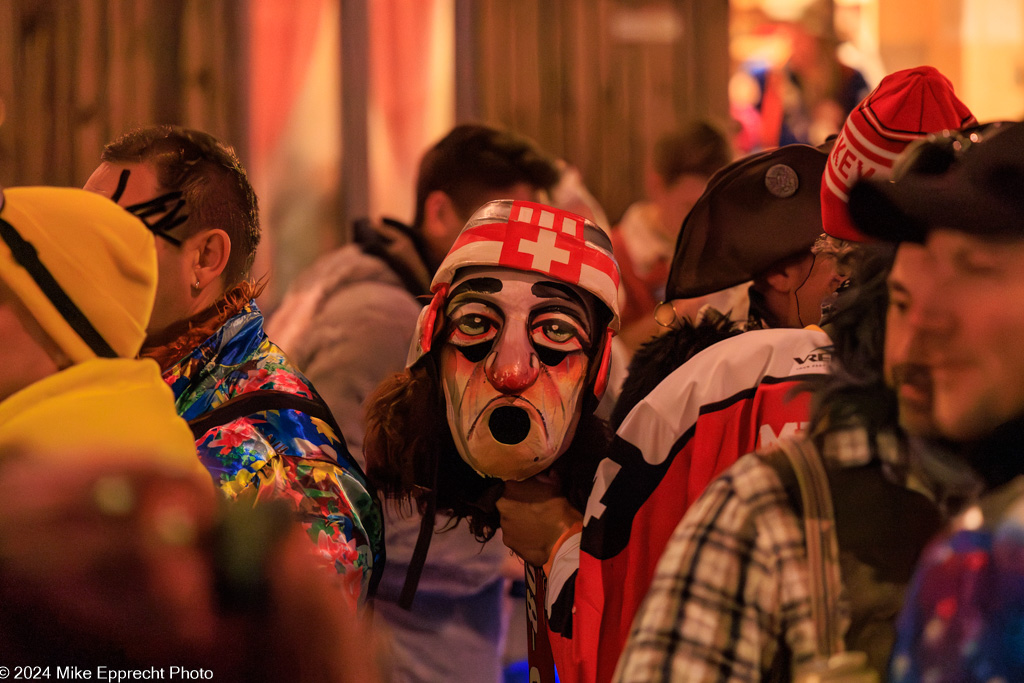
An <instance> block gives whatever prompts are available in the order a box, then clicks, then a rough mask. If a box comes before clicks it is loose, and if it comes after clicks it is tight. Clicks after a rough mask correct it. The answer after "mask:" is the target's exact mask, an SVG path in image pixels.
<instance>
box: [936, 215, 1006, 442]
mask: <svg viewBox="0 0 1024 683" xmlns="http://www.w3.org/2000/svg"><path fill="white" fill-rule="evenodd" d="M925 247H926V249H927V257H926V260H925V263H924V268H925V269H926V270H927V271H928V273H930V275H929V276H928V278H927V279H928V280H929V282H928V284H929V285H930V286H929V288H928V290H927V291H928V296H927V297H926V300H925V301H924V302H922V303H923V305H922V309H921V316H920V318H921V319H920V321H919V322H918V330H919V331H920V332H921V338H922V348H923V351H924V352H925V353H926V355H927V359H928V364H929V366H930V368H931V371H932V380H933V383H934V388H933V391H934V401H935V403H934V405H935V408H934V413H935V422H936V424H937V425H938V427H939V429H940V431H941V432H942V433H943V434H944V435H945V436H947V437H949V438H952V439H957V440H966V439H973V438H978V437H981V436H985V435H987V434H989V433H990V432H991V431H992V430H993V429H995V428H996V427H997V426H999V425H1001V424H1003V423H1005V422H1007V421H1009V420H1011V419H1013V418H1015V417H1018V416H1021V415H1024V306H1022V305H1021V302H1022V301H1024V240H1020V239H1017V240H992V239H981V238H978V237H974V236H971V235H967V234H965V233H962V232H957V231H954V230H946V229H935V230H933V231H932V232H931V233H930V234H929V236H928V240H927V242H926V244H925Z"/></svg>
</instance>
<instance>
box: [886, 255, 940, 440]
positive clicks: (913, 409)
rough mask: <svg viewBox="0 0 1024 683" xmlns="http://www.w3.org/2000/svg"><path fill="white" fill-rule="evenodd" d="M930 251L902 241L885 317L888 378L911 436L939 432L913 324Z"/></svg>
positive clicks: (924, 287)
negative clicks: (934, 418) (933, 414)
mask: <svg viewBox="0 0 1024 683" xmlns="http://www.w3.org/2000/svg"><path fill="white" fill-rule="evenodd" d="M930 282H931V280H930V272H929V267H928V253H927V252H926V251H925V248H924V247H922V246H920V245H917V244H909V243H905V244H901V245H900V247H899V250H898V251H897V252H896V260H895V261H894V262H893V266H892V270H891V272H890V273H889V308H888V311H887V313H886V318H885V378H886V382H888V384H889V386H891V387H892V388H893V390H894V391H895V392H896V397H897V399H898V400H899V407H900V425H901V426H902V427H903V429H904V430H905V431H906V432H907V433H908V434H910V435H912V436H932V435H934V434H935V433H936V427H935V422H934V420H933V418H932V377H931V373H930V372H929V369H928V366H927V365H926V363H925V359H924V358H923V356H922V354H921V350H920V348H919V344H920V339H919V338H918V337H917V336H916V333H915V329H914V324H915V321H916V319H917V316H919V315H920V312H919V311H920V306H921V303H922V301H924V300H925V299H927V296H928V291H927V289H928V287H930V286H931V284H930Z"/></svg>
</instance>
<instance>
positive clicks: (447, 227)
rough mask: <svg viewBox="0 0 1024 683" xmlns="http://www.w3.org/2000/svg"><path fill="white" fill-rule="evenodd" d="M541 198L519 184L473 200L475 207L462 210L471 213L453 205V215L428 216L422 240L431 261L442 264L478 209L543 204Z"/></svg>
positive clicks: (529, 186) (540, 193) (486, 193)
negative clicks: (502, 203) (505, 202)
mask: <svg viewBox="0 0 1024 683" xmlns="http://www.w3.org/2000/svg"><path fill="white" fill-rule="evenodd" d="M542 195H544V192H543V191H542V190H540V189H538V188H536V187H533V186H532V185H530V184H528V183H516V184H515V185H509V186H508V187H506V188H503V189H501V190H487V191H485V192H483V193H482V194H480V195H479V196H478V197H476V198H474V202H476V204H475V206H470V207H462V209H466V211H468V213H466V212H463V211H462V210H461V209H460V208H459V207H457V206H456V205H455V203H454V202H451V211H446V212H444V213H443V215H441V216H439V217H437V218H434V217H432V216H430V215H428V216H427V222H428V224H427V225H424V226H423V236H424V239H426V240H427V246H428V248H429V250H430V253H431V257H432V258H433V259H434V260H435V262H436V263H441V261H443V260H444V257H445V255H446V254H447V253H448V252H449V251H450V250H451V248H452V245H453V244H455V240H456V239H458V237H459V233H461V232H462V228H464V227H465V226H466V222H467V221H469V219H470V217H471V216H472V215H473V214H474V213H476V210H477V209H479V208H480V207H481V206H483V205H484V204H486V203H487V202H493V201H495V200H498V199H512V200H515V201H523V202H536V201H543V200H544V197H543V196H542ZM435 223H437V224H435Z"/></svg>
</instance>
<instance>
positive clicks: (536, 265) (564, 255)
mask: <svg viewBox="0 0 1024 683" xmlns="http://www.w3.org/2000/svg"><path fill="white" fill-rule="evenodd" d="M519 252H520V253H522V254H530V255H531V256H533V262H532V263H531V264H530V268H531V269H532V270H540V271H544V272H548V271H549V270H551V262H552V261H555V262H557V263H565V264H568V263H569V256H570V255H571V252H570V251H569V250H568V249H559V248H558V247H557V246H555V233H554V232H553V231H551V230H541V231H540V233H538V235H537V239H536V241H531V240H528V239H526V238H525V237H524V238H522V239H520V240H519Z"/></svg>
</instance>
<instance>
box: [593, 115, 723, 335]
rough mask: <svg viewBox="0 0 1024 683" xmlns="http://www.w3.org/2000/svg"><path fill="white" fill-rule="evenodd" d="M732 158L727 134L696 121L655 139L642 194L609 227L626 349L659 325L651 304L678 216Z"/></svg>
mask: <svg viewBox="0 0 1024 683" xmlns="http://www.w3.org/2000/svg"><path fill="white" fill-rule="evenodd" d="M730 161H732V148H731V147H730V143H729V139H728V138H727V137H726V134H725V133H724V132H723V131H722V130H721V129H720V128H719V127H718V126H716V125H715V124H713V123H711V122H710V121H706V120H695V121H691V122H689V123H688V124H686V125H684V126H683V127H682V128H680V129H679V130H677V131H675V132H672V133H668V134H666V135H664V136H662V137H661V138H659V139H658V141H657V143H656V144H655V145H654V149H653V150H651V157H650V161H649V163H648V165H647V168H646V170H645V175H644V186H645V188H646V194H647V198H646V199H645V200H643V201H639V202H636V203H634V204H632V205H631V206H630V207H629V208H628V209H626V213H625V214H623V216H622V220H621V221H620V222H619V224H618V225H617V226H615V229H614V230H613V231H612V245H613V246H614V248H615V258H616V260H617V261H618V262H619V268H620V269H621V271H622V290H623V298H624V300H623V302H622V326H623V327H622V331H621V333H620V335H619V339H621V341H622V342H623V343H624V344H625V346H626V347H627V349H628V350H629V352H630V353H632V352H633V351H635V350H636V348H637V347H638V346H639V345H640V344H641V343H643V342H644V341H646V340H647V339H649V338H650V337H651V336H653V335H654V334H656V333H657V332H658V331H659V330H660V329H661V328H659V327H658V325H657V324H656V323H655V322H654V317H653V315H654V307H655V306H657V305H658V304H659V303H660V302H661V301H663V300H664V299H665V282H666V280H667V279H668V270H669V263H670V261H671V260H672V253H673V251H674V249H675V246H676V238H677V236H678V235H679V231H680V229H681V228H682V225H683V220H684V219H685V218H686V215H687V214H688V213H690V209H691V208H693V205H694V204H696V203H697V200H698V199H699V198H700V196H701V194H703V193H704V188H705V187H706V186H707V183H708V179H709V178H710V177H711V176H712V175H713V174H714V173H715V171H717V170H718V169H720V168H721V167H723V166H725V165H726V164H728V163H729V162H730Z"/></svg>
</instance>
